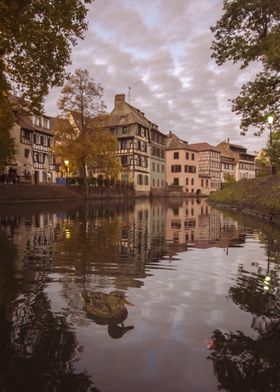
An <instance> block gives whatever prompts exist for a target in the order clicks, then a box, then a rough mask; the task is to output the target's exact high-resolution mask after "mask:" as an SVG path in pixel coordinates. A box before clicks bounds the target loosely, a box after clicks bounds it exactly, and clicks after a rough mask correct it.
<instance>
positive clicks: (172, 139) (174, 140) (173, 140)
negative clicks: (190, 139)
mask: <svg viewBox="0 0 280 392" xmlns="http://www.w3.org/2000/svg"><path fill="white" fill-rule="evenodd" d="M186 148H187V142H184V141H183V140H181V139H179V138H178V136H176V135H174V133H170V134H169V135H168V136H167V139H166V150H182V149H184V150H185V149H186Z"/></svg>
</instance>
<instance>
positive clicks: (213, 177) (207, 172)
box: [189, 143, 221, 195]
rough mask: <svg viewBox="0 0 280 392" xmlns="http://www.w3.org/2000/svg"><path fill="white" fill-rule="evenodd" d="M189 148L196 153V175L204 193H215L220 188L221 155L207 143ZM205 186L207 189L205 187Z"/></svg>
mask: <svg viewBox="0 0 280 392" xmlns="http://www.w3.org/2000/svg"><path fill="white" fill-rule="evenodd" d="M189 148H191V149H192V150H194V151H196V152H197V153H198V174H199V178H200V181H201V185H203V186H204V193H205V194H207V195H208V194H209V193H212V192H216V191H218V190H219V189H220V188H221V153H220V150H219V149H218V148H217V147H214V146H211V145H210V144H208V143H194V144H190V145H189ZM205 184H207V187H205Z"/></svg>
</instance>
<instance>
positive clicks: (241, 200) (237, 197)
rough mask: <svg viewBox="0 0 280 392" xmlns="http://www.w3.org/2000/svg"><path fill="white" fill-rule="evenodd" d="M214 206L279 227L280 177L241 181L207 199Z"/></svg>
mask: <svg viewBox="0 0 280 392" xmlns="http://www.w3.org/2000/svg"><path fill="white" fill-rule="evenodd" d="M208 202H209V203H210V204H213V205H214V206H217V207H220V208H225V209H230V210H234V211H238V212H242V213H246V214H249V215H252V216H257V217H260V218H262V219H265V220H266V221H268V222H271V223H274V224H277V225H280V176H279V175H275V176H267V177H260V178H255V179H252V180H241V181H239V182H237V183H235V184H231V185H227V186H226V187H225V188H224V189H222V190H221V191H219V192H217V193H215V194H212V195H210V196H209V197H208Z"/></svg>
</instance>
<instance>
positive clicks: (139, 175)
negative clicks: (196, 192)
mask: <svg viewBox="0 0 280 392" xmlns="http://www.w3.org/2000/svg"><path fill="white" fill-rule="evenodd" d="M108 124H109V127H110V130H111V132H112V133H113V134H114V135H115V136H116V138H117V139H118V155H119V157H120V161H121V166H122V172H121V180H122V181H124V182H129V183H132V184H133V185H134V188H135V191H136V194H142V195H149V194H150V193H153V192H156V193H161V192H164V190H165V138H166V137H165V135H164V134H163V133H161V132H160V131H159V130H158V126H157V125H156V124H154V123H152V122H151V121H150V120H148V119H147V118H146V117H145V115H144V113H143V112H141V111H140V110H139V109H137V108H135V107H133V106H132V105H130V104H129V103H128V102H126V101H125V95H124V94H118V95H116V96H115V106H114V109H113V111H112V112H111V113H110V115H109V121H108Z"/></svg>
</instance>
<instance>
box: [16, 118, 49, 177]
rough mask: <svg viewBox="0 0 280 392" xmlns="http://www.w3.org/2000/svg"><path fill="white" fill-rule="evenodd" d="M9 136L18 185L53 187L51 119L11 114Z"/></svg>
mask: <svg viewBox="0 0 280 392" xmlns="http://www.w3.org/2000/svg"><path fill="white" fill-rule="evenodd" d="M14 119H15V121H14V125H13V127H12V128H11V130H10V134H11V136H12V137H13V139H14V141H15V149H16V153H15V156H14V160H13V164H12V168H14V170H15V171H16V175H17V176H18V178H19V181H20V182H29V183H33V184H39V183H47V182H48V183H54V182H55V180H56V167H55V162H54V155H53V152H52V148H53V134H52V124H51V122H52V119H51V118H50V117H48V116H40V117H39V116H27V115H21V114H18V113H17V112H16V111H15V113H14Z"/></svg>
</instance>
